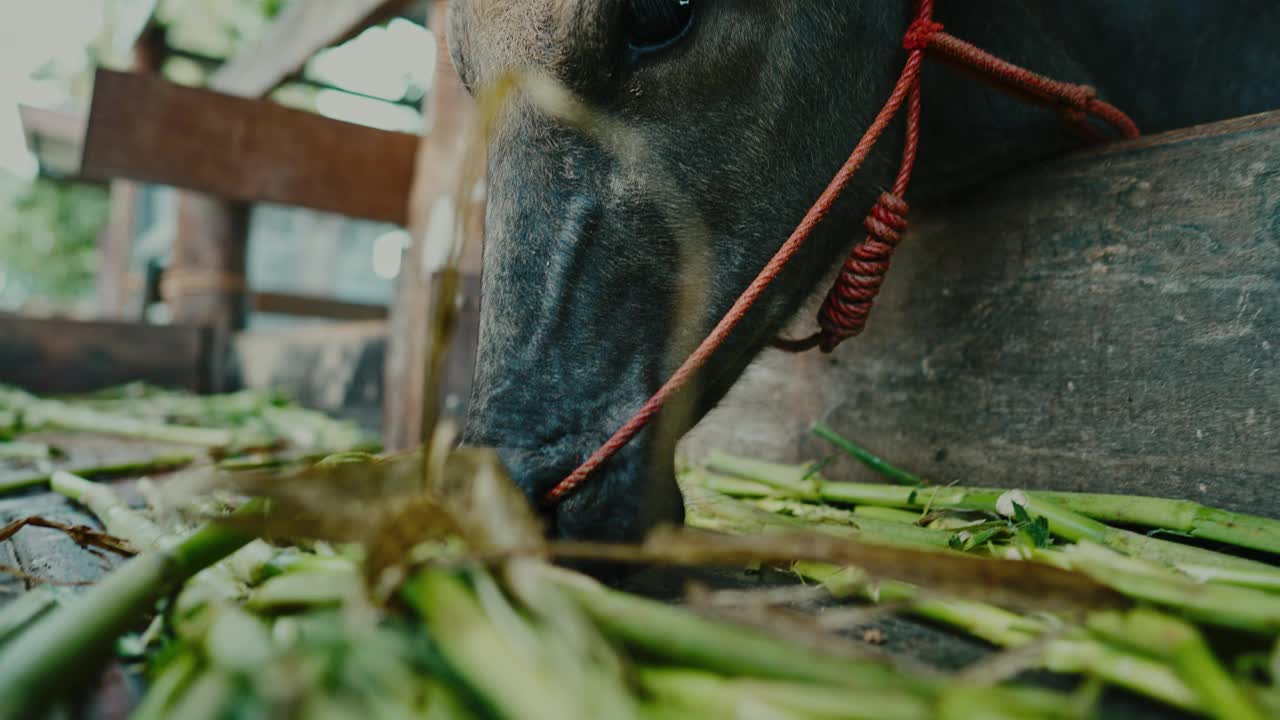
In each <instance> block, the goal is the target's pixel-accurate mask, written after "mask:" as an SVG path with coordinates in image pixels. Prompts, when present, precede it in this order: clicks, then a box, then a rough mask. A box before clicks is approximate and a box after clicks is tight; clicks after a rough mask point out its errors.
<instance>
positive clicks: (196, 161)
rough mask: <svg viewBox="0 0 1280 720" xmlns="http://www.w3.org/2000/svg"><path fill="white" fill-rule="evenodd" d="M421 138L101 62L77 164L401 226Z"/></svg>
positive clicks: (97, 172) (92, 171)
mask: <svg viewBox="0 0 1280 720" xmlns="http://www.w3.org/2000/svg"><path fill="white" fill-rule="evenodd" d="M418 141H419V138H418V137H417V136H416V135H410V134H407V133H394V132H387V131H384V130H376V129H373V128H367V127H361V126H359V125H353V124H350V123H345V122H340V121H337V120H330V119H329V118H325V117H322V116H319V115H315V114H312V113H308V112H303V111H301V110H293V109H291V108H286V107H282V106H280V105H276V104H273V103H270V102H267V101H263V100H246V99H241V98H235V97H230V96H227V95H222V94H219V93H215V92H209V91H206V90H196V89H192V88H187V87H182V86H180V85H175V84H173V83H169V82H166V81H165V80H163V79H160V78H158V77H153V76H145V75H135V74H129V73H117V72H112V71H108V70H99V71H98V75H97V80H96V83H95V86H94V97H93V106H92V110H91V112H90V118H89V129H88V131H87V134H86V140H85V150H84V161H83V168H82V172H83V173H84V174H85V175H86V176H87V177H91V178H96V179H104V180H106V179H113V178H125V179H130V180H137V181H140V182H149V183H156V184H161V185H173V186H176V187H180V188H184V189H187V190H194V191H198V192H202V193H207V194H210V195H215V196H218V197H221V198H225V199H229V200H239V201H243V202H274V203H281V204H284V205H297V206H301V207H307V208H311V209H313V210H321V211H325V212H333V213H338V214H340V215H346V216H348V217H355V218H366V219H370V220H380V221H384V222H392V223H397V224H401V225H404V224H407V222H408V197H409V188H410V187H411V185H412V182H413V174H414V158H415V156H416V153H417V147H418Z"/></svg>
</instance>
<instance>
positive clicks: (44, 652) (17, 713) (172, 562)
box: [0, 503, 261, 720]
mask: <svg viewBox="0 0 1280 720" xmlns="http://www.w3.org/2000/svg"><path fill="white" fill-rule="evenodd" d="M260 507H261V506H260V505H259V504H257V503H250V504H249V505H247V506H246V507H245V508H244V509H243V510H242V511H241V512H244V513H251V512H255V511H256V510H257V509H258V508H260ZM250 540H252V536H250V535H246V534H245V533H242V532H240V531H237V530H232V529H229V528H226V527H222V526H219V525H207V526H205V527H203V528H201V529H200V530H197V531H196V532H195V533H193V534H192V535H191V536H189V537H188V538H186V539H185V540H183V541H182V542H181V543H178V544H176V545H173V546H172V547H170V548H168V549H166V550H162V551H157V552H150V553H144V554H142V555H139V556H137V557H135V558H133V559H131V560H129V561H128V562H126V563H124V564H123V565H121V566H120V567H119V568H118V569H117V570H116V571H115V572H113V573H111V574H110V575H108V576H107V577H106V578H105V579H103V580H102V582H100V583H98V584H97V585H95V586H94V587H92V588H90V589H89V590H88V591H87V592H85V593H84V594H83V595H81V596H79V597H78V598H76V599H75V600H74V601H71V602H69V603H67V604H66V605H64V606H62V607H61V608H59V609H58V610H56V611H55V612H53V613H50V614H49V615H47V616H46V617H44V618H42V619H41V620H40V621H39V622H37V623H36V624H35V625H34V626H32V627H31V628H30V629H29V630H27V631H26V632H24V633H23V634H22V635H20V636H18V638H17V639H15V640H14V641H13V642H12V643H10V644H9V645H7V646H6V647H5V648H4V649H3V651H0V720H10V719H11V718H12V719H13V720H17V719H18V718H25V717H30V716H31V715H33V714H34V713H36V712H37V711H38V709H39V708H41V707H42V706H43V705H44V704H45V703H47V702H48V701H49V700H50V699H52V698H54V697H56V696H58V693H59V691H62V692H65V691H66V688H67V685H68V684H69V682H68V681H69V680H72V679H74V678H76V677H80V678H82V679H84V680H88V679H89V678H90V677H91V676H92V673H84V672H79V673H78V672H76V671H77V669H79V670H81V671H83V670H84V669H85V668H86V667H87V666H86V659H87V658H95V657H102V656H103V655H104V654H105V653H107V652H109V651H110V649H111V646H112V643H113V642H114V641H115V639H116V638H117V637H118V636H120V635H121V634H123V633H124V632H125V631H126V630H128V629H129V627H131V626H132V625H133V624H134V623H136V622H137V621H138V619H139V618H140V617H142V616H143V615H144V614H145V613H146V612H147V611H149V610H150V609H151V608H152V607H153V606H154V604H155V602H156V601H157V600H158V599H160V598H161V597H163V596H164V595H165V594H166V593H168V592H170V591H172V590H173V589H174V588H176V587H178V586H179V585H181V584H182V583H183V582H185V581H186V580H187V579H188V578H190V577H192V576H193V575H195V574H196V573H197V572H199V571H200V570H202V569H204V568H207V567H209V566H210V565H212V564H214V563H216V562H218V561H219V560H221V559H222V558H225V557H226V556H228V555H230V554H231V553H233V552H235V551H236V550H238V549H239V548H241V547H243V546H244V545H245V544H247V543H248V542H249V541H250Z"/></svg>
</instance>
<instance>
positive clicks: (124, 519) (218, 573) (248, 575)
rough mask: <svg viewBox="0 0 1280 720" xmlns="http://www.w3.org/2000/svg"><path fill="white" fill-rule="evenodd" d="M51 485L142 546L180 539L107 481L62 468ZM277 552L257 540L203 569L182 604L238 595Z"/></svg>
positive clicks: (114, 531) (108, 527)
mask: <svg viewBox="0 0 1280 720" xmlns="http://www.w3.org/2000/svg"><path fill="white" fill-rule="evenodd" d="M50 485H51V487H52V489H53V490H54V492H57V493H59V494H61V495H63V496H65V497H67V498H70V499H71V500H74V501H76V502H78V503H80V504H81V505H84V506H85V507H87V508H89V510H91V511H92V512H93V514H94V515H95V516H97V518H98V520H99V522H101V523H102V525H103V527H105V528H106V530H107V532H109V533H111V534H112V535H115V536H117V537H121V538H124V539H125V540H128V541H129V542H130V543H132V544H133V545H134V546H135V547H137V548H138V549H140V550H161V549H163V547H164V546H165V545H166V544H172V543H174V542H178V541H180V540H181V537H180V536H179V535H178V534H176V533H171V532H168V531H166V530H164V529H163V528H161V527H160V526H158V525H156V524H155V523H153V522H151V520H150V519H148V518H147V517H146V516H145V515H143V514H142V513H140V512H138V511H136V510H134V509H133V508H131V507H129V505H128V504H127V503H125V502H124V500H123V499H122V498H121V497H120V496H119V495H118V494H116V492H115V491H114V490H112V489H111V487H110V486H108V485H99V484H97V483H91V482H89V481H87V480H85V479H84V478H80V477H76V476H75V475H72V474H71V473H67V472H63V471H58V472H56V473H54V474H53V477H52V478H51V480H50ZM274 555H275V549H274V548H272V547H271V546H270V545H268V544H267V543H266V542H264V541H262V540H254V541H253V542H251V543H249V544H248V545H245V546H244V547H242V548H240V549H239V550H237V551H236V552H235V553H233V554H232V555H231V557H228V558H227V559H226V560H223V561H222V562H219V563H217V564H215V565H214V566H213V567H210V568H208V569H206V570H203V571H201V572H200V574H199V576H198V578H197V579H198V582H195V583H189V584H188V585H187V587H185V588H183V591H182V596H181V598H182V601H181V602H179V603H178V604H179V606H181V607H184V608H189V607H191V606H193V605H195V604H199V603H200V602H202V601H203V600H207V599H208V598H210V597H220V598H228V599H229V598H234V597H237V596H239V595H240V593H241V587H240V585H241V584H242V583H244V584H247V583H250V582H252V581H253V579H254V578H255V577H256V575H255V574H256V573H257V572H258V571H259V569H260V568H261V567H262V566H263V565H265V564H266V563H267V562H268V561H270V560H271V559H272V557H274Z"/></svg>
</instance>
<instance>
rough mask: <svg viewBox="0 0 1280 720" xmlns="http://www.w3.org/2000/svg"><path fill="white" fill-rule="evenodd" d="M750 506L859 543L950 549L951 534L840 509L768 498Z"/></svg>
mask: <svg viewBox="0 0 1280 720" xmlns="http://www.w3.org/2000/svg"><path fill="white" fill-rule="evenodd" d="M752 504H753V505H755V506H756V507H758V508H760V509H762V510H765V511H766V512H770V513H774V514H777V515H782V516H785V517H792V518H797V519H800V520H804V521H805V522H806V523H810V524H812V525H815V526H816V527H814V528H813V529H815V530H819V531H826V532H830V533H832V534H835V535H840V536H841V537H847V538H852V539H855V540H858V541H860V542H867V543H880V544H884V545H898V546H905V547H923V548H932V549H943V550H946V549H948V548H950V547H951V545H950V542H951V537H952V534H951V533H949V532H946V531H942V530H931V529H929V528H925V527H919V526H917V525H913V524H910V523H902V522H898V521H894V520H884V519H881V518H878V517H873V516H871V515H862V514H857V515H855V514H854V513H852V512H849V511H848V510H844V509H842V508H837V507H830V506H826V505H810V504H807V503H801V502H796V501H792V500H771V499H766V500H758V501H756V502H754V503H752Z"/></svg>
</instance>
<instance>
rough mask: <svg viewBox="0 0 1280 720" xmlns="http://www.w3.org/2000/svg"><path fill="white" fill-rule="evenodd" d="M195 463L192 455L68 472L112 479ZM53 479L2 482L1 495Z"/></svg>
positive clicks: (30, 476) (32, 476)
mask: <svg viewBox="0 0 1280 720" xmlns="http://www.w3.org/2000/svg"><path fill="white" fill-rule="evenodd" d="M193 462H195V458H193V457H192V456H190V455H164V456H161V457H157V458H152V459H150V460H140V461H137V462H126V463H119V464H115V465H94V466H89V467H83V468H76V469H72V470H69V471H68V472H70V473H71V474H73V475H77V476H79V477H82V478H86V477H88V478H110V477H122V476H130V475H145V474H147V473H158V472H169V471H171V470H181V469H182V468H184V467H186V466H188V465H190V464H191V463H193ZM51 479H52V476H50V475H48V474H40V475H29V476H26V477H16V478H12V479H9V480H6V481H4V482H0V495H3V494H4V493H8V492H13V491H15V490H25V489H27V488H31V487H36V486H38V485H44V484H46V483H48V482H49V481H50V480H51Z"/></svg>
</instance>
